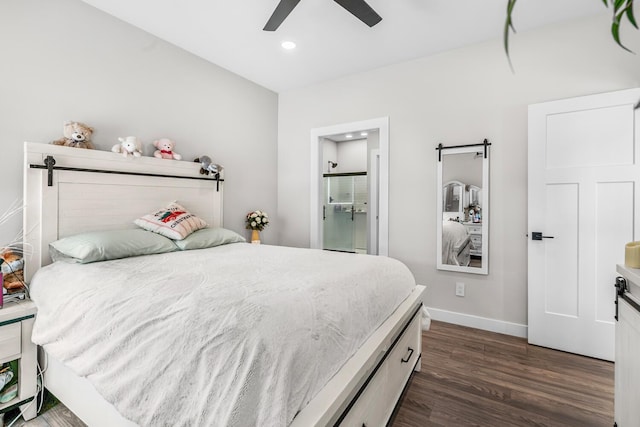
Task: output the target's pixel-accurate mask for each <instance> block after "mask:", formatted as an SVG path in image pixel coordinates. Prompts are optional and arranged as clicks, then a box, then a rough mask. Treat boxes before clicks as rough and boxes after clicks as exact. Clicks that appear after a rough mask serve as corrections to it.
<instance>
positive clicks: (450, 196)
mask: <svg viewBox="0 0 640 427" xmlns="http://www.w3.org/2000/svg"><path fill="white" fill-rule="evenodd" d="M488 145H489V144H488V143H485V144H479V145H477V146H475V145H472V146H462V147H442V146H439V152H438V155H437V160H438V167H437V170H438V191H437V200H436V204H437V206H438V217H437V218H438V221H437V234H436V235H437V267H438V269H439V270H449V271H461V272H465V273H475V274H488V273H489V147H488Z"/></svg>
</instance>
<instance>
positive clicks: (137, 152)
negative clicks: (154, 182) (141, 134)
mask: <svg viewBox="0 0 640 427" xmlns="http://www.w3.org/2000/svg"><path fill="white" fill-rule="evenodd" d="M118 141H120V144H116V145H114V146H113V147H111V151H113V152H114V153H122V155H123V156H124V157H129V156H130V155H131V156H133V157H140V156H142V142H141V141H140V140H139V139H138V138H136V137H135V136H128V137H126V138H118Z"/></svg>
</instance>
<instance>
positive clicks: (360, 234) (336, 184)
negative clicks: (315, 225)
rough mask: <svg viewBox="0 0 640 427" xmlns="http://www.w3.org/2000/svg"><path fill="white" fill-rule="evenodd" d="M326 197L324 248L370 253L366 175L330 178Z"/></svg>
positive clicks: (325, 184)
mask: <svg viewBox="0 0 640 427" xmlns="http://www.w3.org/2000/svg"><path fill="white" fill-rule="evenodd" d="M324 195H325V203H324V212H323V220H324V221H323V248H324V249H328V250H334V251H341V252H363V253H366V251H367V244H366V241H367V227H366V223H367V219H366V213H367V210H366V205H367V176H366V174H364V173H358V174H327V175H325V177H324Z"/></svg>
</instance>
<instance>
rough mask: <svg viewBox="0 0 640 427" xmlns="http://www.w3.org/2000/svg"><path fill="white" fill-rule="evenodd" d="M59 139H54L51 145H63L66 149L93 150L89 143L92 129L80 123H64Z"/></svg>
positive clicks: (91, 144)
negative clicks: (61, 135)
mask: <svg viewBox="0 0 640 427" xmlns="http://www.w3.org/2000/svg"><path fill="white" fill-rule="evenodd" d="M62 134H63V135H64V136H63V137H62V138H60V139H56V140H55V141H52V142H51V143H52V144H54V145H65V146H67V147H75V148H88V149H94V148H95V147H94V146H93V143H92V142H91V135H93V128H92V127H89V126H87V125H85V124H84V123H80V122H64V126H63V127H62Z"/></svg>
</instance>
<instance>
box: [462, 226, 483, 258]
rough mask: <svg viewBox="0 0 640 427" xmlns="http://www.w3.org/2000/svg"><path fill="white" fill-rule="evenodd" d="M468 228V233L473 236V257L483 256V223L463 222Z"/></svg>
mask: <svg viewBox="0 0 640 427" xmlns="http://www.w3.org/2000/svg"><path fill="white" fill-rule="evenodd" d="M463 224H464V226H465V227H466V228H467V233H469V234H470V235H471V241H472V242H473V249H471V252H470V253H471V255H477V256H482V223H480V222H463Z"/></svg>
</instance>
